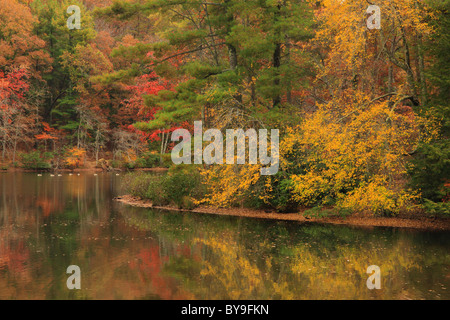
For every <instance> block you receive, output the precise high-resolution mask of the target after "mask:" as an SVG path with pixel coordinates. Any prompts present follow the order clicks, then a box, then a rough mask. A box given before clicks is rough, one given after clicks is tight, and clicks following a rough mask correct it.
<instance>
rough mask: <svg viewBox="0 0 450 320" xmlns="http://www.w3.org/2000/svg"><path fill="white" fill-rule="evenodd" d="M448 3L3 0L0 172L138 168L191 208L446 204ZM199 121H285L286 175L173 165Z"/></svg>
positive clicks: (224, 125)
mask: <svg viewBox="0 0 450 320" xmlns="http://www.w3.org/2000/svg"><path fill="white" fill-rule="evenodd" d="M69 7H72V8H78V9H77V10H79V11H77V10H76V9H73V10H71V9H70V8H69ZM68 8H69V10H68ZM377 8H378V9H377ZM449 9H450V1H448V0H444V1H440V0H423V1H417V0H402V1H391V0H377V1H375V2H374V3H371V2H369V1H365V0H344V1H340V0H317V1H312V0H293V1H290V0H246V1H243V0H217V1H214V0H213V1H212V2H210V1H202V0H83V1H81V0H0V152H1V155H0V171H5V172H6V171H20V170H30V171H31V170H33V171H34V172H38V173H41V174H42V173H47V172H49V173H50V172H51V173H52V172H60V171H61V172H62V171H64V170H66V171H68V172H73V171H74V170H77V169H95V168H98V169H99V170H100V169H101V170H104V171H113V172H121V174H122V173H124V172H125V171H130V172H132V173H128V174H126V175H124V178H123V179H124V180H123V184H124V186H125V187H126V193H127V194H129V195H131V196H133V197H138V198H140V199H147V200H149V201H151V202H152V203H153V204H154V205H158V206H176V207H178V208H185V209H193V208H196V207H199V206H203V205H207V206H213V207H216V208H229V207H245V208H253V209H263V210H266V211H267V210H270V211H273V212H277V213H285V212H298V211H299V210H300V209H301V210H306V213H307V214H309V215H312V216H322V215H340V216H345V215H348V214H351V213H354V212H362V213H368V214H370V215H376V216H395V215H398V214H405V213H412V214H421V215H433V216H441V217H445V216H447V217H448V216H449V215H450V205H449V202H448V201H449V200H450V172H449V171H450V160H449V159H450V143H449V128H450V122H449V112H450V107H449V101H450V60H449V52H450V36H449V28H450V19H449ZM77 23H78V25H77ZM195 121H202V123H203V130H207V129H217V130H219V131H220V132H223V133H225V132H226V130H227V129H238V128H242V129H243V130H249V129H255V130H260V129H277V130H279V135H280V136H279V170H278V172H277V173H276V174H274V175H261V173H260V169H261V167H262V166H263V164H261V163H258V164H222V165H219V164H212V165H210V164H181V165H174V164H173V161H172V158H171V152H172V150H173V148H174V146H175V143H174V141H173V139H172V133H173V132H174V131H175V130H177V129H186V130H188V131H189V132H192V133H194V122H195ZM233 143H234V141H233ZM206 146H207V144H204V145H203V147H206ZM259 147H260V148H261V147H262V146H259ZM266 147H267V146H266ZM162 168H164V172H165V171H167V173H165V174H161V175H149V174H147V173H146V170H150V169H161V170H162ZM0 179H1V173H0Z"/></svg>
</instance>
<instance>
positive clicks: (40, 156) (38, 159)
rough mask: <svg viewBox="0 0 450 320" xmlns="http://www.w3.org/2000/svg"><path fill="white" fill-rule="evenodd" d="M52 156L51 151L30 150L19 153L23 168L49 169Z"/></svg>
mask: <svg viewBox="0 0 450 320" xmlns="http://www.w3.org/2000/svg"><path fill="white" fill-rule="evenodd" d="M52 157H53V154H52V153H51V152H43V153H41V152H40V151H32V152H30V153H22V154H21V155H20V158H21V161H22V166H23V168H25V169H33V170H46V169H51V167H52V165H51V163H50V159H51V158H52Z"/></svg>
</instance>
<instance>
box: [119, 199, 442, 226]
mask: <svg viewBox="0 0 450 320" xmlns="http://www.w3.org/2000/svg"><path fill="white" fill-rule="evenodd" d="M114 200H115V201H118V202H120V203H123V204H125V205H130V206H133V207H141V208H152V209H157V210H165V211H179V212H187V213H200V214H210V215H213V214H214V215H225V216H237V217H247V218H258V219H269V220H279V221H297V222H313V223H326V224H335V225H348V226H358V227H395V228H410V229H417V230H424V231H450V218H432V217H427V216H423V215H417V216H409V217H406V216H397V217H374V216H369V215H360V214H353V215H350V216H347V217H338V216H331V217H326V218H313V217H311V218H308V217H305V216H304V215H303V214H302V213H301V212H298V213H276V212H266V211H264V210H257V209H246V208H215V207H208V206H200V207H197V208H195V209H193V210H188V209H179V208H177V207H173V206H164V207H160V206H153V204H152V203H151V202H150V201H149V200H142V199H140V198H137V197H133V196H130V195H124V196H120V197H116V198H114Z"/></svg>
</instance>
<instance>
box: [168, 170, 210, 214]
mask: <svg viewBox="0 0 450 320" xmlns="http://www.w3.org/2000/svg"><path fill="white" fill-rule="evenodd" d="M163 189H164V192H165V193H166V195H167V198H168V200H169V201H170V202H171V203H174V204H176V205H177V206H178V207H179V208H182V207H183V205H186V204H187V203H189V201H187V200H188V199H200V198H201V197H202V196H203V194H204V187H203V186H202V183H201V175H200V173H199V171H198V169H197V167H196V166H192V165H191V166H190V165H177V166H172V167H171V168H170V170H169V172H168V173H167V175H166V176H165V177H164V181H163ZM189 206H191V204H189Z"/></svg>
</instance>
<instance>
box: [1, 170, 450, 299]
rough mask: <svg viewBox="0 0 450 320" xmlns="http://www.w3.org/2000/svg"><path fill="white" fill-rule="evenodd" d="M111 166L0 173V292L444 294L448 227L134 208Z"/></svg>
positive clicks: (34, 295) (448, 279) (100, 295)
mask: <svg viewBox="0 0 450 320" xmlns="http://www.w3.org/2000/svg"><path fill="white" fill-rule="evenodd" d="M121 177H122V176H116V175H112V174H99V175H98V176H94V175H93V174H88V173H82V174H81V175H80V176H76V175H74V176H69V175H68V174H64V175H63V176H62V177H50V175H49V174H44V175H43V176H42V177H38V176H37V175H36V174H32V173H30V174H28V173H0V299H450V293H449V292H450V255H449V253H450V252H449V251H450V250H449V248H450V233H449V232H421V231H416V230H410V229H396V228H356V227H346V226H331V225H317V224H300V223H293V222H273V221H266V220H255V219H249V218H238V217H223V216H214V215H196V214H181V213H172V212H160V211H155V210H150V209H143V208H133V207H129V206H126V205H123V204H120V203H116V202H114V201H112V199H113V198H114V197H115V196H117V195H120V194H121V191H120V188H119V183H120V180H121ZM69 265H77V266H79V267H80V269H81V290H68V289H67V286H66V280H67V278H68V276H69V275H67V274H66V269H67V267H68V266H69ZM370 265H378V266H379V267H380V269H381V289H380V290H369V289H368V288H367V286H366V280H367V278H368V275H367V274H366V269H367V267H368V266H370Z"/></svg>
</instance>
